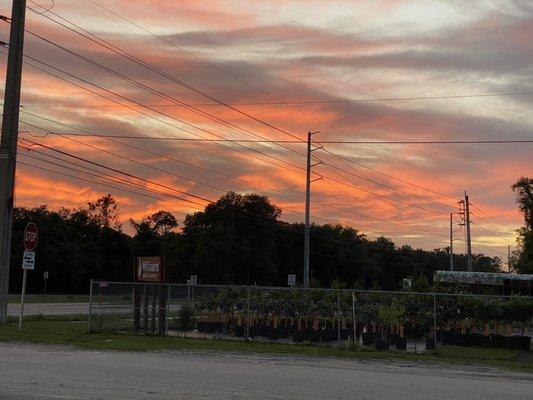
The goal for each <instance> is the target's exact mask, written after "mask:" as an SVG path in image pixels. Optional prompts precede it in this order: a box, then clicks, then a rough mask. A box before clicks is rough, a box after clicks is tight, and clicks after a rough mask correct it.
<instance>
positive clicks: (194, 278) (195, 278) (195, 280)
mask: <svg viewBox="0 0 533 400" xmlns="http://www.w3.org/2000/svg"><path fill="white" fill-rule="evenodd" d="M191 285H192V286H196V285H198V275H191Z"/></svg>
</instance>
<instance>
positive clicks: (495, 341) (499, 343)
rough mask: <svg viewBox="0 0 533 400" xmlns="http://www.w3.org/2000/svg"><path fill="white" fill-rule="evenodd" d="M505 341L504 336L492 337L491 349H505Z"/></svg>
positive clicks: (490, 339)
mask: <svg viewBox="0 0 533 400" xmlns="http://www.w3.org/2000/svg"><path fill="white" fill-rule="evenodd" d="M503 339H504V336H502V335H496V334H494V335H490V337H489V347H492V348H496V349H499V348H502V347H504V341H503Z"/></svg>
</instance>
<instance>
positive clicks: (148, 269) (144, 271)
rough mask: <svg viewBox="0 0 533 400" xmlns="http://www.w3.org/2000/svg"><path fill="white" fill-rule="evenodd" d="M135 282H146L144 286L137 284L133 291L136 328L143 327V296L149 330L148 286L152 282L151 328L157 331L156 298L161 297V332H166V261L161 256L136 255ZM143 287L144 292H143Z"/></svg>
mask: <svg viewBox="0 0 533 400" xmlns="http://www.w3.org/2000/svg"><path fill="white" fill-rule="evenodd" d="M133 274H134V277H135V282H139V283H141V282H142V283H144V285H142V287H141V286H140V285H139V286H137V285H136V286H135V289H134V292H133V307H134V314H133V320H134V326H135V330H136V331H138V330H140V327H141V297H142V299H143V307H142V308H143V317H144V321H143V322H144V330H145V331H148V305H149V302H148V297H149V293H148V286H147V284H149V283H151V284H152V296H153V299H152V324H151V329H152V331H155V325H156V312H155V311H156V307H157V302H156V299H157V298H158V297H159V307H158V308H159V334H163V333H164V332H166V296H165V295H164V293H163V291H162V290H161V287H160V285H158V284H161V283H164V282H165V263H164V260H163V259H162V258H161V257H136V258H135V267H134V272H133ZM141 289H142V293H141Z"/></svg>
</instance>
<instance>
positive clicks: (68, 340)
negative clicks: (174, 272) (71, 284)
mask: <svg viewBox="0 0 533 400" xmlns="http://www.w3.org/2000/svg"><path fill="white" fill-rule="evenodd" d="M0 342H29V343H43V344H55V345H69V346H74V347H78V348H83V349H97V350H115V351H163V350H204V351H205V350H209V351H219V352H252V353H262V354H292V355H303V356H312V357H324V356H329V357H339V358H345V359H346V358H357V359H387V360H410V361H437V362H446V363H463V364H482V365H488V366H495V367H504V368H510V369H516V370H522V371H527V372H533V363H531V362H524V361H521V359H523V358H524V357H523V355H524V353H527V352H521V351H518V350H507V349H482V348H473V347H456V346H440V347H439V353H438V354H437V355H435V354H413V353H405V352H378V351H374V350H372V349H366V348H365V349H363V348H352V349H350V350H348V349H346V348H334V347H325V346H313V345H303V344H274V343H259V342H236V341H235V342H234V341H226V340H208V339H191V338H179V337H160V336H144V335H133V334H131V335H130V334H124V333H116V332H115V333H111V332H110V333H87V321H86V316H83V315H77V316H54V317H48V316H46V317H43V316H39V315H36V316H30V317H27V318H26V319H25V320H24V327H23V330H22V332H19V331H18V329H17V324H16V319H14V318H13V319H10V320H8V324H7V325H5V326H1V327H0Z"/></svg>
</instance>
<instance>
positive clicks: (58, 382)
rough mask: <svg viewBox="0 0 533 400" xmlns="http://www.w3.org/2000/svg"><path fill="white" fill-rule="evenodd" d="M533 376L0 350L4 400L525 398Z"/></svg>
mask: <svg viewBox="0 0 533 400" xmlns="http://www.w3.org/2000/svg"><path fill="white" fill-rule="evenodd" d="M532 392H533V374H529V373H522V372H508V371H503V370H500V369H497V368H492V367H483V366H464V365H460V366H458V365H454V366H447V365H442V364H440V363H430V362H427V363H426V362H422V363H421V362H409V361H378V360H339V359H333V358H314V357H306V356H289V355H256V354H238V353H218V352H217V353H215V352H209V351H162V352H143V353H138V352H136V353H133V352H115V351H94V350H78V349H73V348H69V347H65V346H46V345H32V344H15V343H4V344H0V399H8V400H18V399H23V398H24V399H45V398H72V399H108V398H113V399H129V400H134V399H146V398H153V399H193V398H194V399H197V398H216V399H257V398H267V399H282V398H283V399H354V398H358V399H400V400H401V399H428V398H431V399H437V400H439V399H461V398H468V399H473V400H476V399H489V398H490V399H506V400H513V399H524V398H529V396H530V395H531V393H532Z"/></svg>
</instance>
